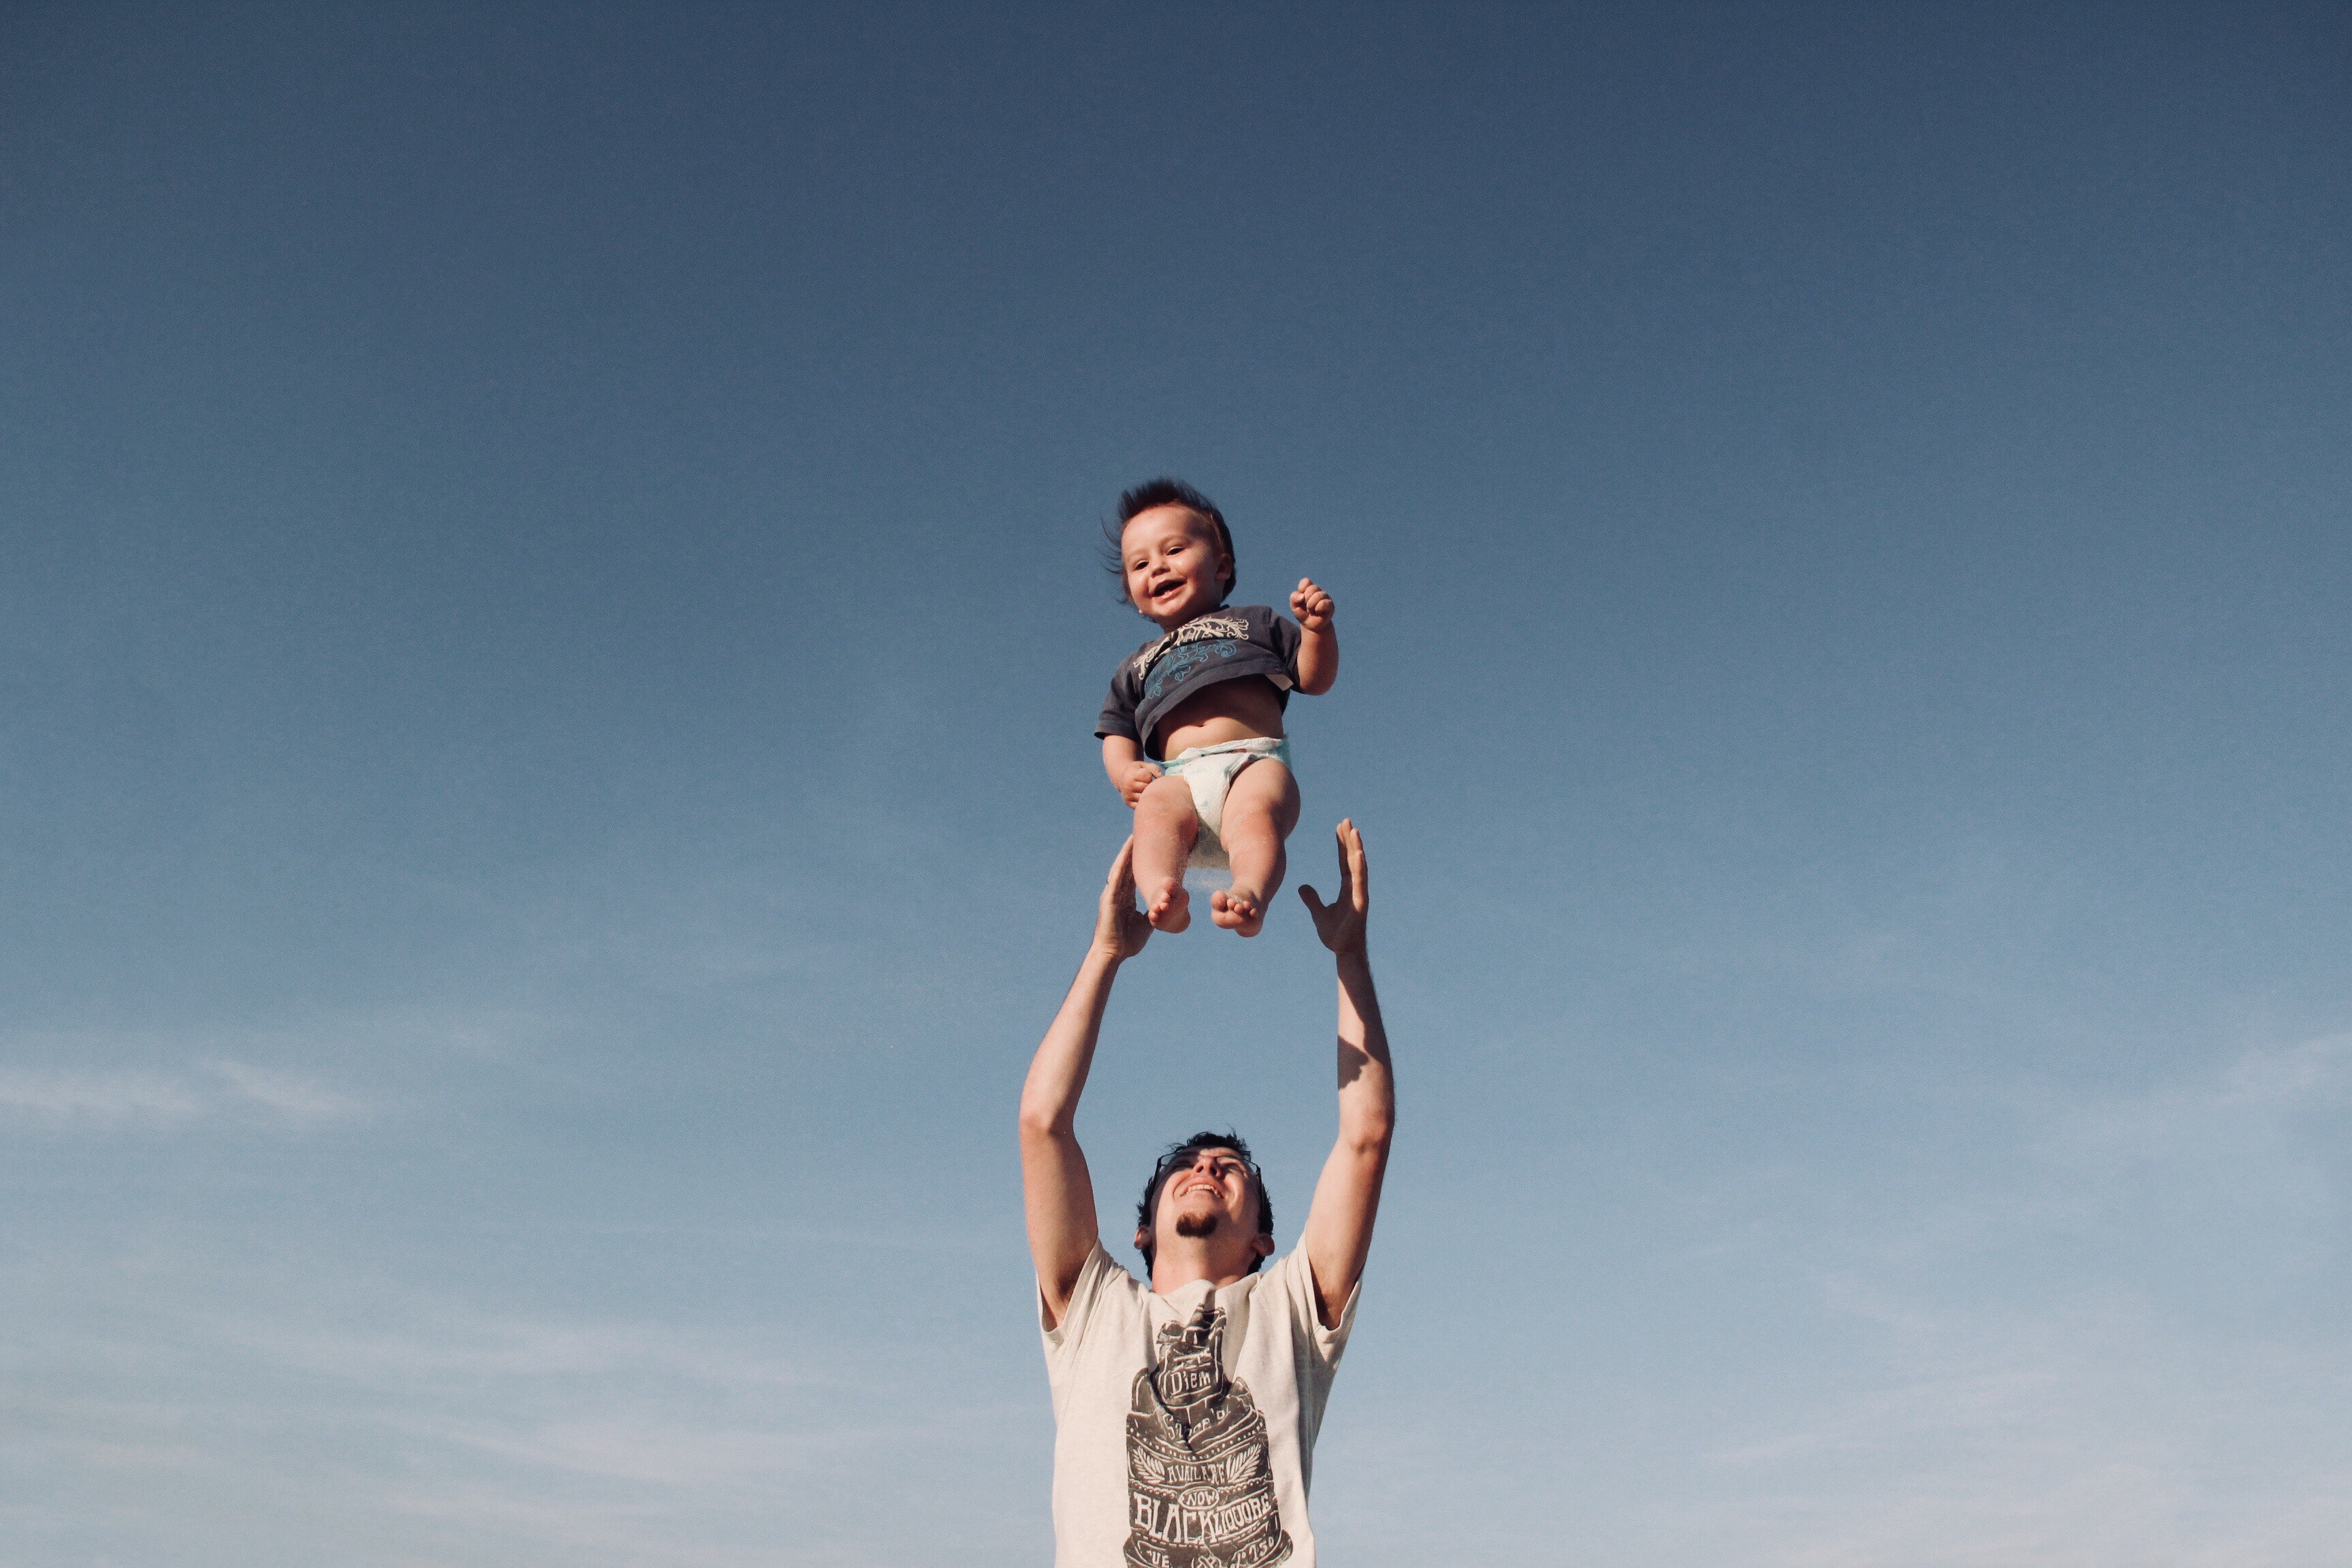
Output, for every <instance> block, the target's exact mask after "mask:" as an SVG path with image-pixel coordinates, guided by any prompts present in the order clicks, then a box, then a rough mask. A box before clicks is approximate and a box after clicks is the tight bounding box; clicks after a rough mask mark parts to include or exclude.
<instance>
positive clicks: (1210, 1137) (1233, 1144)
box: [1135, 501, 1274, 1274]
mask: <svg viewBox="0 0 2352 1568" xmlns="http://www.w3.org/2000/svg"><path fill="white" fill-rule="evenodd" d="M1151 504H1152V505H1154V506H1158V505H1160V504H1161V503H1160V502H1158V501H1154V502H1152V503H1151ZM1203 1149H1230V1150H1232V1151H1233V1152H1234V1153H1235V1154H1237V1155H1239V1156H1240V1157H1241V1162H1242V1163H1243V1164H1244V1165H1247V1166H1248V1167H1249V1175H1250V1186H1251V1188H1252V1190H1254V1191H1255V1193H1256V1194H1257V1233H1258V1234H1259V1235H1260V1236H1272V1235H1273V1234H1274V1200H1273V1199H1272V1198H1270V1197H1267V1196H1266V1195H1265V1173H1263V1172H1261V1171H1260V1170H1259V1169H1258V1168H1257V1162H1256V1161H1255V1160H1253V1159H1251V1158H1250V1151H1249V1145H1248V1144H1247V1143H1245V1142H1243V1141H1242V1136H1241V1134H1240V1133H1238V1132H1195V1133H1193V1134H1192V1136H1191V1137H1190V1138H1187V1139H1185V1140H1184V1142H1181V1143H1171V1144H1170V1145H1168V1152H1166V1153H1164V1154H1162V1155H1160V1163H1158V1164H1156V1165H1154V1166H1152V1167H1151V1180H1150V1181H1148V1182H1146V1183H1144V1184H1143V1201H1142V1202H1141V1203H1139V1204H1138V1205H1135V1228H1136V1229H1137V1230H1139V1231H1140V1232H1142V1233H1143V1243H1142V1245H1141V1246H1140V1247H1138V1248H1137V1249H1136V1250H1138V1251H1139V1252H1140V1253H1142V1254H1143V1267H1144V1268H1145V1270H1146V1271H1147V1272H1148V1271H1149V1270H1150V1268H1151V1263H1152V1254H1153V1253H1155V1252H1157V1251H1159V1250H1160V1237H1159V1234H1158V1231H1159V1227H1158V1226H1157V1224H1156V1223H1155V1222H1157V1221H1158V1219H1159V1218H1160V1188H1161V1187H1164V1186H1166V1185H1167V1184H1168V1178H1169V1177H1171V1176H1172V1175H1174V1174H1175V1173H1177V1172H1179V1171H1184V1170H1190V1169H1191V1168H1192V1162H1193V1161H1195V1160H1197V1159H1199V1158H1200V1157H1201V1151H1202V1150H1203ZM1264 1262H1265V1258H1261V1257H1259V1256H1258V1255H1257V1254H1256V1253H1252V1254H1250V1266H1249V1269H1248V1272H1250V1273H1252V1274H1255V1273H1256V1272H1257V1270H1258V1266H1259V1265H1260V1264H1262V1263H1264Z"/></svg>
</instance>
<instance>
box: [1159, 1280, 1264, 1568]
mask: <svg viewBox="0 0 2352 1568" xmlns="http://www.w3.org/2000/svg"><path fill="white" fill-rule="evenodd" d="M1159 1339H1160V1343H1159V1347H1158V1348H1159V1352H1160V1356H1159V1360H1160V1364H1159V1365H1158V1366H1157V1367H1146V1368H1144V1369H1143V1370H1142V1371H1141V1372H1139V1373H1136V1374H1135V1399H1134V1402H1133V1404H1132V1405H1131V1406H1130V1407H1129V1411H1128V1416H1127V1500H1128V1525H1129V1530H1128V1536H1127V1563H1128V1568H1272V1564H1274V1563H1280V1562H1282V1561H1283V1560H1284V1559H1286V1558H1287V1557H1288V1556H1289V1555H1290V1536H1289V1534H1288V1532H1287V1531H1285V1530H1284V1529H1283V1528H1282V1513H1281V1510H1280V1509H1279V1508H1278V1507H1277V1506H1276V1500H1275V1495H1274V1467H1273V1466H1272V1464H1271V1463H1270V1462H1269V1461H1268V1459H1267V1457H1266V1436H1265V1415H1264V1413H1262V1412H1261V1411H1260V1410H1259V1409H1258V1407H1257V1402H1256V1401H1255V1400H1254V1399H1252V1398H1251V1397H1250V1391H1249V1385H1248V1384H1245V1383H1243V1382H1241V1381H1240V1380H1239V1379H1235V1378H1228V1377H1227V1376H1226V1375H1225V1371H1224V1363H1223V1349H1224V1339H1225V1312H1224V1309H1223V1308H1222V1307H1219V1306H1218V1305H1216V1297H1215V1296H1214V1295H1211V1296H1210V1297H1208V1298H1207V1299H1206V1300H1203V1301H1202V1303H1201V1310H1200V1311H1198V1312H1197V1313H1195V1314H1194V1315H1193V1317H1192V1321H1191V1322H1189V1323H1170V1324H1168V1325H1166V1326H1165V1327H1163V1328H1162V1329H1161V1330H1160V1336H1159Z"/></svg>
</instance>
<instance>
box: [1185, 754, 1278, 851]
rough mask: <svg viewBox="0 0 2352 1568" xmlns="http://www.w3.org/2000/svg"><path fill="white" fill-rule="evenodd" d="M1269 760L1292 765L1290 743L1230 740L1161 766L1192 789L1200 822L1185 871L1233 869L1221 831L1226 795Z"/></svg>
mask: <svg viewBox="0 0 2352 1568" xmlns="http://www.w3.org/2000/svg"><path fill="white" fill-rule="evenodd" d="M1269 757H1271V758H1273V759H1274V760H1275V761H1276V762H1277V763H1281V764H1282V765H1283V766H1284V767H1288V766H1290V742H1289V740H1288V739H1287V738H1285V739H1282V740H1279V741H1276V740H1269V739H1267V738H1266V737H1265V736H1263V735H1258V736H1253V737H1251V738H1250V739H1249V740H1246V741H1227V742H1225V743H1224V744H1223V745H1222V746H1194V747H1192V749H1191V750H1189V751H1183V752H1177V753H1176V757H1175V760H1174V761H1172V762H1166V763H1160V773H1163V774H1165V775H1166V776H1167V777H1169V778H1179V779H1182V780H1183V781H1184V783H1185V785H1186V786H1187V787H1188V788H1190V789H1191V790H1192V811H1193V815H1195V816H1198V817H1200V819H1201V834H1200V837H1197V838H1195V839H1193V840H1192V858H1190V859H1188V860H1186V861H1185V862H1184V866H1185V868H1186V869H1188V870H1196V871H1224V870H1229V869H1231V868H1232V866H1233V862H1232V861H1231V860H1229V859H1227V858H1225V841H1224V838H1223V836H1222V834H1221V832H1220V830H1221V829H1222V828H1223V826H1224V823H1225V795H1227V793H1228V792H1230V791H1231V790H1232V789H1233V787H1234V776H1235V775H1236V774H1238V773H1240V772H1241V771H1242V770H1243V769H1244V768H1245V767H1247V766H1249V765H1250V764H1251V763H1256V762H1263V761H1265V759H1267V758H1269Z"/></svg>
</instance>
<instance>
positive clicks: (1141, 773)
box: [1118, 762, 1160, 810]
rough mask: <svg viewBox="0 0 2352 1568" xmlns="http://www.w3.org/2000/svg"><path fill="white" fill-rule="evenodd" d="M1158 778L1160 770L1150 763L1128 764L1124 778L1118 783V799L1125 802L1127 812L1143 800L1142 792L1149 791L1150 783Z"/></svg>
mask: <svg viewBox="0 0 2352 1568" xmlns="http://www.w3.org/2000/svg"><path fill="white" fill-rule="evenodd" d="M1159 776H1160V770H1159V769H1158V768H1155V767H1153V766H1152V765H1151V764H1150V763H1145V762H1137V763H1129V764H1128V769H1127V774H1126V776H1125V777H1123V778H1121V779H1120V780H1119V781H1118V793H1119V798H1120V799H1122V800H1124V801H1126V802H1127V804H1128V808H1129V810H1133V809H1134V807H1135V803H1136V802H1137V801H1139V800H1141V799H1142V798H1143V792H1144V791H1145V790H1148V789H1150V787H1151V782H1152V781H1153V780H1154V779H1156V778H1158V777H1159Z"/></svg>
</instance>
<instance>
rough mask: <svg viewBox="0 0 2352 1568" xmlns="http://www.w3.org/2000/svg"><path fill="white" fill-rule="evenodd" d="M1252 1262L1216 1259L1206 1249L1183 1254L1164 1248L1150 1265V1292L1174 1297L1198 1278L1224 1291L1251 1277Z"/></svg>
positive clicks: (1188, 1248) (1192, 1249) (1228, 1258)
mask: <svg viewBox="0 0 2352 1568" xmlns="http://www.w3.org/2000/svg"><path fill="white" fill-rule="evenodd" d="M1249 1272H1250V1259H1249V1258H1247V1257H1246V1256H1244V1257H1243V1258H1231V1257H1213V1256H1211V1255H1210V1254H1209V1253H1208V1251H1207V1250H1206V1249H1205V1248H1202V1249H1194V1248H1192V1247H1186V1248H1185V1249H1184V1250H1183V1251H1182V1252H1181V1253H1180V1252H1178V1251H1177V1250H1176V1249H1174V1248H1172V1247H1161V1248H1160V1252H1159V1254H1158V1256H1157V1257H1155V1258H1153V1259H1152V1262H1151V1293H1152V1294H1153V1295H1155V1296H1172V1295H1174V1294H1175V1293H1176V1292H1177V1291H1179V1290H1181V1289H1183V1288H1184V1287H1185V1286H1187V1285H1190V1284H1191V1283H1192V1281H1194V1280H1195V1279H1206V1280H1207V1281H1208V1282H1209V1283H1210V1284H1212V1285H1213V1286H1215V1287H1216V1288H1217V1289H1220V1290H1222V1289H1224V1288H1225V1287H1226V1286H1228V1285H1233V1284H1236V1283H1238V1282H1240V1281H1241V1280H1244V1279H1248V1278H1249Z"/></svg>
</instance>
